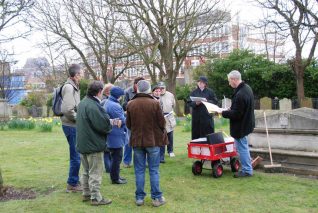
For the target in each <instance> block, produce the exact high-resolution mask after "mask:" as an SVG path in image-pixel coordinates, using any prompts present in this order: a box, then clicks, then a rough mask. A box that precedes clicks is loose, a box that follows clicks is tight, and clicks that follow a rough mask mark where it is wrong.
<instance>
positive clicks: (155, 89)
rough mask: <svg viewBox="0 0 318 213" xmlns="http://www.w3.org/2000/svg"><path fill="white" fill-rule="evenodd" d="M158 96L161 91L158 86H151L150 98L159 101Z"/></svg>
mask: <svg viewBox="0 0 318 213" xmlns="http://www.w3.org/2000/svg"><path fill="white" fill-rule="evenodd" d="M160 94H161V89H160V87H159V85H158V84H155V85H153V86H152V96H153V97H154V98H155V99H157V100H159V99H160Z"/></svg>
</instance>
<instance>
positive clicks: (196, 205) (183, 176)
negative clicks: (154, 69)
mask: <svg viewBox="0 0 318 213" xmlns="http://www.w3.org/2000/svg"><path fill="white" fill-rule="evenodd" d="M223 129H224V127H223ZM0 138H1V139H0V144H1V149H0V167H1V168H2V172H3V178H4V181H5V184H6V185H11V186H14V187H16V188H32V189H33V190H35V191H36V192H37V198H36V199H33V200H13V201H8V202H1V203H0V212H41V213H43V212H318V198H317V197H318V180H314V179H306V178H299V177H294V176H291V175H284V174H265V173H262V172H258V171H255V175H254V177H252V178H247V179H234V178H233V177H232V173H231V171H230V169H229V168H228V167H225V171H224V174H223V176H222V177H221V178H218V179H215V178H213V177H212V175H211V170H204V171H203V174H202V175H201V176H194V175H193V174H192V172H191V167H192V163H193V159H189V158H188V157H187V142H188V141H189V139H190V132H182V126H178V127H177V128H176V130H175V134H174V140H175V142H174V144H175V154H176V157H175V158H169V157H166V163H165V164H162V165H161V166H160V175H161V189H162V191H163V194H164V196H165V198H166V199H167V204H166V205H164V206H162V207H159V208H154V207H152V206H151V199H150V187H149V177H148V176H147V177H146V189H145V190H146V192H147V197H146V200H145V206H142V207H137V206H136V205H135V203H134V201H135V199H134V192H135V183H134V180H135V178H134V170H133V168H128V169H126V168H123V169H122V170H121V176H123V177H126V178H127V179H128V184H126V185H112V184H111V183H110V178H109V176H108V175H107V174H106V173H105V174H104V176H103V182H102V188H101V192H102V194H103V195H104V196H105V197H107V198H111V199H112V200H113V203H112V204H111V205H109V206H99V207H92V206H90V205H89V204H88V203H83V202H82V201H81V195H80V194H67V193H65V188H66V179H67V173H68V145H67V142H66V139H65V138H64V135H63V132H62V130H61V128H60V127H54V129H53V132H50V133H42V132H39V131H38V130H37V129H35V130H31V131H17V130H7V129H5V130H4V131H0Z"/></svg>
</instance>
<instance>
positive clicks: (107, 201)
mask: <svg viewBox="0 0 318 213" xmlns="http://www.w3.org/2000/svg"><path fill="white" fill-rule="evenodd" d="M111 203H112V200H110V199H105V198H102V199H101V200H100V201H97V199H93V200H91V205H92V206H101V205H108V204H111Z"/></svg>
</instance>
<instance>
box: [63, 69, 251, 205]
mask: <svg viewBox="0 0 318 213" xmlns="http://www.w3.org/2000/svg"><path fill="white" fill-rule="evenodd" d="M68 71H69V78H68V79H67V81H66V82H65V84H64V86H63V89H62V97H63V102H62V106H61V109H62V113H63V115H62V116H61V121H62V128H63V131H64V134H65V137H66V138H67V141H68V144H69V153H70V167H69V176H68V180H67V189H66V191H67V192H82V194H83V197H82V200H83V202H85V201H90V202H91V205H107V204H110V203H111V202H112V201H111V200H110V199H107V198H104V197H103V196H102V195H101V193H100V187H101V182H102V174H103V170H104V168H105V171H106V172H108V173H109V174H110V179H111V182H112V183H113V184H125V183H127V180H126V179H125V178H124V177H121V176H120V164H121V162H122V161H123V166H124V167H131V164H132V163H131V162H132V160H133V165H134V171H135V179H136V180H135V185H136V191H135V199H136V200H135V202H136V205H138V206H141V205H143V204H144V198H145V196H146V193H145V191H144V185H145V170H146V166H147V167H148V169H149V176H150V186H151V198H152V204H153V206H155V207H158V206H161V205H163V204H165V203H166V200H165V198H164V197H163V196H162V191H161V190H160V178H159V166H160V163H165V146H167V153H168V156H169V157H175V154H174V151H173V130H174V127H175V126H176V120H175V117H174V107H175V97H174V95H173V94H172V93H170V92H168V91H167V90H166V85H165V83H164V82H159V83H158V84H156V85H153V86H152V87H151V85H150V83H149V82H148V81H147V80H145V79H144V78H142V77H138V78H136V79H135V80H134V84H133V86H132V87H130V88H128V89H127V90H126V91H124V90H123V89H122V88H120V87H117V86H114V85H112V84H106V85H105V86H104V85H103V83H102V82H100V81H93V82H92V83H90V84H89V86H88V89H87V95H86V97H85V98H84V99H83V100H81V101H80V92H79V91H80V90H79V81H80V79H81V73H82V71H81V67H80V66H79V65H77V64H73V65H71V66H70V67H69V69H68ZM228 80H229V84H230V86H231V87H233V88H234V89H235V91H234V95H233V97H232V106H231V108H230V109H226V110H220V111H219V112H217V113H219V114H221V115H222V116H223V117H225V118H229V119H230V132H231V136H232V137H234V138H235V145H236V147H237V150H238V152H239V155H240V160H241V164H242V170H241V171H240V172H238V173H236V174H235V175H234V176H235V177H249V176H252V175H253V169H252V166H251V162H250V155H249V150H248V143H247V139H246V136H247V135H248V134H249V133H250V132H252V131H253V128H254V103H253V100H254V99H253V92H252V90H251V88H250V87H249V86H248V85H247V84H245V83H244V82H243V81H242V80H241V75H240V73H239V72H238V71H232V72H230V73H229V74H228ZM207 83H208V80H207V78H206V77H204V76H201V77H200V78H199V79H198V83H197V85H198V86H197V88H196V89H195V90H194V91H192V93H191V96H196V97H203V98H206V100H207V101H208V102H210V103H214V104H216V103H217V98H216V95H215V93H214V92H213V90H212V89H209V88H208V87H207V85H208V84H207ZM121 97H124V100H121ZM190 105H191V107H192V139H195V138H200V137H205V136H206V135H207V134H210V133H213V132H214V123H213V117H212V116H213V115H211V114H209V113H208V111H207V110H206V108H205V107H204V105H203V104H202V102H190ZM132 156H133V157H132ZM80 164H82V168H83V173H82V179H81V182H80V180H79V169H80Z"/></svg>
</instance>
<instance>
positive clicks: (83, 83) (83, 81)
mask: <svg viewBox="0 0 318 213" xmlns="http://www.w3.org/2000/svg"><path fill="white" fill-rule="evenodd" d="M88 84H89V80H87V79H81V81H80V85H79V87H80V91H81V100H82V99H83V98H84V97H85V96H86V93H87V88H88Z"/></svg>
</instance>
